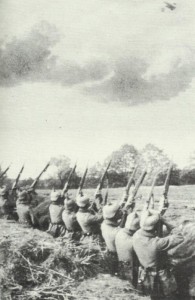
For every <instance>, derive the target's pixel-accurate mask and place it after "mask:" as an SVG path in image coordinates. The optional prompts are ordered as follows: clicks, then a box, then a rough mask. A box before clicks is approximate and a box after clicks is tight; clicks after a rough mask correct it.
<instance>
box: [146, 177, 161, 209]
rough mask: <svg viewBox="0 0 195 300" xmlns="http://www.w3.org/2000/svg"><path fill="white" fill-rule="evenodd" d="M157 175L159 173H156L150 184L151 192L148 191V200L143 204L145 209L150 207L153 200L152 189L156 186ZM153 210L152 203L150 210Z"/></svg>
mask: <svg viewBox="0 0 195 300" xmlns="http://www.w3.org/2000/svg"><path fill="white" fill-rule="evenodd" d="M158 175H159V173H157V174H156V175H155V177H154V179H153V182H152V186H151V190H150V194H149V196H148V199H147V200H146V204H145V209H146V210H147V209H149V207H150V205H151V201H152V199H154V187H155V185H156V181H157V178H158ZM153 208H154V202H153V203H152V209H153Z"/></svg>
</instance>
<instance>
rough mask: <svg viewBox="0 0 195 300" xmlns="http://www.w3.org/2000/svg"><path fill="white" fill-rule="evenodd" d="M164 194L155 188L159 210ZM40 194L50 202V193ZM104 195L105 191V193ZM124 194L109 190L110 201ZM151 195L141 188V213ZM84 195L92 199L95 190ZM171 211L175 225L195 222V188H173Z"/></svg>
mask: <svg viewBox="0 0 195 300" xmlns="http://www.w3.org/2000/svg"><path fill="white" fill-rule="evenodd" d="M162 192H163V188H162V187H155V189H154V199H155V208H156V209H158V201H159V200H160V198H161V195H162ZM39 193H40V194H41V195H42V196H44V197H45V198H46V199H48V200H49V195H50V191H48V190H41V191H39ZM103 193H104V191H103ZM123 193H124V189H123V188H116V189H110V190H109V197H108V200H110V201H119V200H121V198H122V196H123ZM149 193H150V187H141V188H140V190H139V192H138V194H137V197H139V196H141V199H139V198H138V200H137V202H136V209H137V210H138V211H140V210H141V209H142V208H143V204H144V201H145V199H147V197H148V195H149ZM69 194H70V195H71V197H73V198H74V196H75V194H76V190H70V192H69ZM84 194H86V195H88V196H89V197H90V198H91V199H93V196H94V190H93V189H87V190H84ZM168 196H169V209H168V210H167V212H166V216H167V218H169V219H170V220H171V221H172V222H173V224H174V225H176V224H178V223H181V222H182V221H183V220H185V219H188V220H191V221H195V186H171V187H170V189H169V195H168Z"/></svg>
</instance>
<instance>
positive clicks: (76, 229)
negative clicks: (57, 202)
mask: <svg viewBox="0 0 195 300" xmlns="http://www.w3.org/2000/svg"><path fill="white" fill-rule="evenodd" d="M76 211H77V205H76V203H75V201H74V200H68V199H65V201H64V211H63V212H62V220H63V222H64V224H65V227H66V237H68V238H73V239H74V238H75V239H78V238H79V237H80V232H81V228H80V225H79V223H78V221H77V218H76Z"/></svg>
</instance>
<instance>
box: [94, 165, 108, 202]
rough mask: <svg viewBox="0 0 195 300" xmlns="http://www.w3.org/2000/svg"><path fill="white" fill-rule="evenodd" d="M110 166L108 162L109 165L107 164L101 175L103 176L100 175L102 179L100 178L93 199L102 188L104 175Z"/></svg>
mask: <svg viewBox="0 0 195 300" xmlns="http://www.w3.org/2000/svg"><path fill="white" fill-rule="evenodd" d="M110 164H111V160H110V161H109V163H108V165H107V167H106V170H105V171H104V173H103V175H102V177H101V179H100V183H99V184H98V186H97V189H96V192H95V197H97V194H98V192H99V191H101V190H102V188H103V185H104V180H105V177H106V174H107V172H108V169H109V167H110Z"/></svg>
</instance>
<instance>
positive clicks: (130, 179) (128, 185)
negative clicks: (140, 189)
mask: <svg viewBox="0 0 195 300" xmlns="http://www.w3.org/2000/svg"><path fill="white" fill-rule="evenodd" d="M137 168H138V166H136V167H135V168H134V169H133V172H132V173H131V175H130V177H129V180H128V182H127V185H126V188H125V192H124V196H123V198H122V201H121V206H122V205H123V204H124V203H125V202H127V199H128V197H129V191H130V188H131V186H132V185H133V184H134V183H135V180H134V178H135V174H136V171H137Z"/></svg>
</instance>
